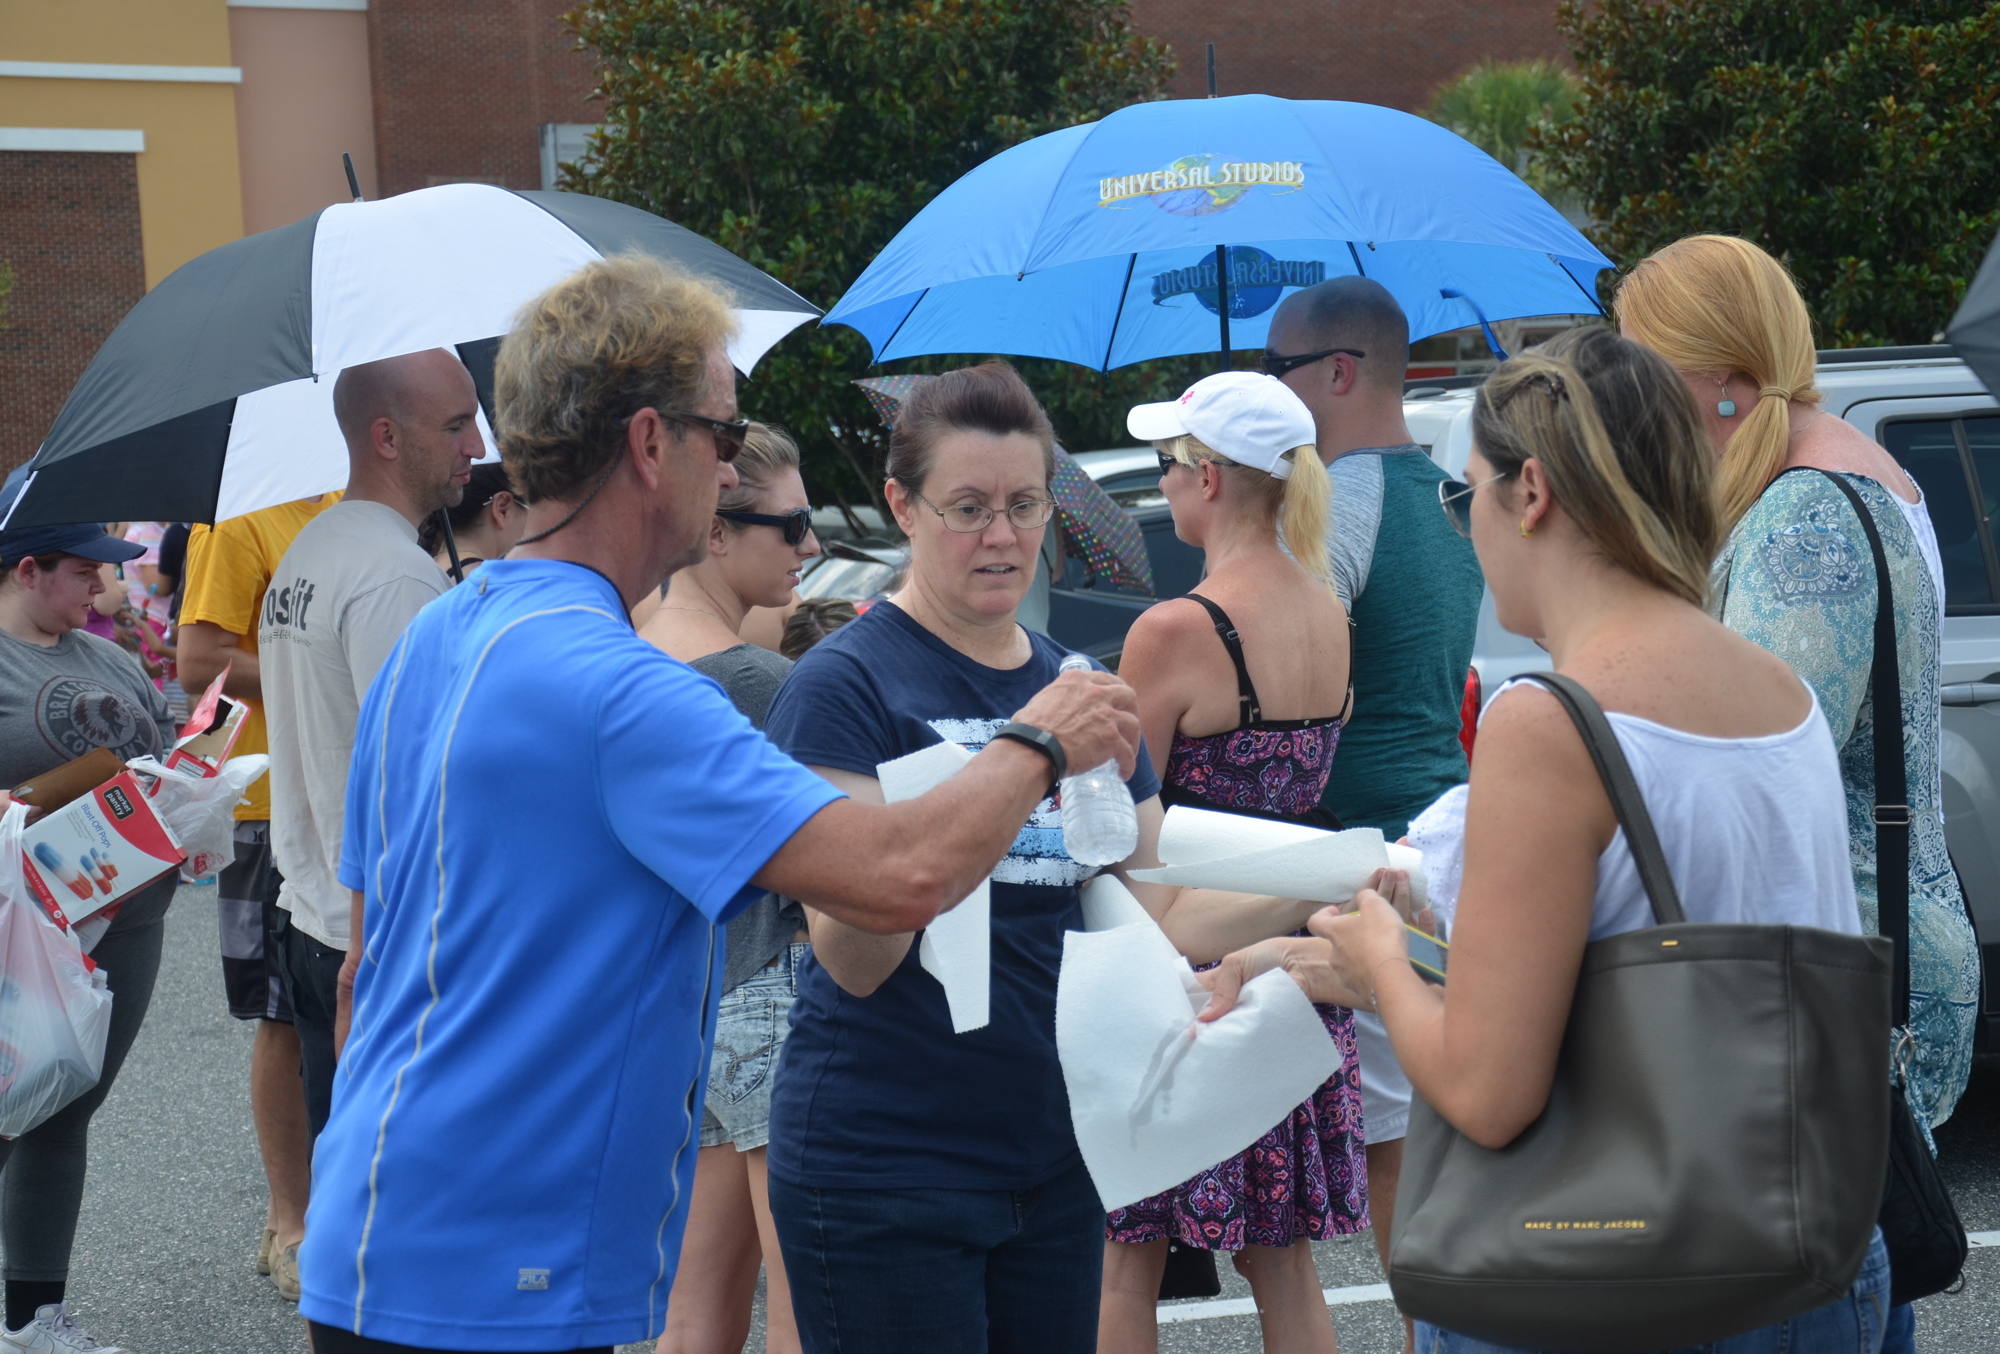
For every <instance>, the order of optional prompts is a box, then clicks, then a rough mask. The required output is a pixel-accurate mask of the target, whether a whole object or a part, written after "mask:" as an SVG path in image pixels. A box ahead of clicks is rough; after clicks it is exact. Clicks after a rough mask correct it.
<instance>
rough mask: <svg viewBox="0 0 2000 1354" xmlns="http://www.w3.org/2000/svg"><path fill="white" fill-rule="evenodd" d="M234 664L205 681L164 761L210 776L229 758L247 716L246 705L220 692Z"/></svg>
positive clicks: (248, 714) (167, 763) (247, 709)
mask: <svg viewBox="0 0 2000 1354" xmlns="http://www.w3.org/2000/svg"><path fill="white" fill-rule="evenodd" d="M234 666H235V664H234V663H230V664H227V665H225V666H224V667H223V669H222V671H221V672H219V673H217V674H216V677H215V680H214V681H212V682H210V683H209V684H208V690H206V691H204V692H202V693H201V699H200V700H199V701H196V702H195V706H194V709H193V710H191V711H189V712H188V722H187V723H186V724H185V725H183V726H182V728H181V736H180V739H179V741H178V742H176V743H175V744H174V748H173V751H172V752H170V753H168V754H167V757H166V765H168V766H170V767H173V768H175V769H176V770H178V769H180V768H182V767H185V768H187V769H188V770H190V771H198V772H200V773H201V774H202V775H204V776H212V775H214V774H215V773H216V771H217V770H218V769H219V768H220V767H221V766H222V764H223V763H224V762H226V761H228V760H229V754H230V753H231V752H232V751H234V750H235V747H236V736H237V735H238V734H240V733H242V732H243V723H244V721H245V720H246V719H248V718H249V717H250V707H249V706H247V705H245V704H244V703H243V702H242V701H232V700H230V699H228V698H227V697H226V696H224V695H223V694H222V684H223V683H224V682H226V681H228V680H229V669H230V668H231V667H234Z"/></svg>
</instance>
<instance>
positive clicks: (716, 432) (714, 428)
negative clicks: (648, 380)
mask: <svg viewBox="0 0 2000 1354" xmlns="http://www.w3.org/2000/svg"><path fill="white" fill-rule="evenodd" d="M653 412H654V413H656V414H658V415H659V416H660V417H661V418H663V419H667V420H669V421H670V422H674V423H680V424H685V425H686V426H688V427H690V428H706V429H708V431H709V432H710V434H712V435H713V436H714V438H715V459H716V460H718V461H733V460H735V459H736V454H737V453H738V452H740V451H742V450H743V443H744V442H745V441H746V440H747V439H748V438H749V436H750V420H749V419H747V418H738V419H721V418H709V417H708V416H706V415H704V414H689V413H684V412H682V411H681V410H679V409H654V410H653ZM637 417H639V411H638V410H636V409H635V410H633V411H632V412H631V413H629V414H627V415H625V417H623V418H621V419H619V420H618V427H619V428H620V429H621V430H623V429H625V428H628V427H630V426H631V424H632V420H633V419H635V418H637Z"/></svg>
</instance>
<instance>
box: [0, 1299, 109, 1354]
mask: <svg viewBox="0 0 2000 1354" xmlns="http://www.w3.org/2000/svg"><path fill="white" fill-rule="evenodd" d="M0 1351H4V1354H132V1351H131V1350H129V1349H127V1348H125V1346H123V1345H106V1344H99V1343H98V1342H97V1341H96V1340H95V1339H93V1338H91V1334H90V1332H89V1331H87V1330H85V1329H84V1328H83V1327H81V1326H79V1325H77V1324H76V1322H75V1321H73V1320H71V1319H70V1314H69V1304H68V1303H66V1302H51V1303H45V1304H44V1305H43V1306H41V1307H39V1308H37V1309H36V1310H35V1319H34V1320H33V1321H30V1322H29V1323H28V1324H27V1325H25V1326H23V1327H21V1329H19V1330H5V1329H0Z"/></svg>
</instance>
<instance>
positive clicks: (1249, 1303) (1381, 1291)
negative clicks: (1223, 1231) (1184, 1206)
mask: <svg viewBox="0 0 2000 1354" xmlns="http://www.w3.org/2000/svg"><path fill="white" fill-rule="evenodd" d="M1991 1235H1993V1236H1994V1237H1995V1238H1996V1239H2000V1232H1996V1233H1992V1234H1991ZM1320 1296H1321V1297H1323V1298H1325V1299H1326V1305H1327V1306H1329V1307H1345V1306H1347V1305H1348V1304H1349V1303H1355V1302H1387V1301H1388V1300H1389V1285H1388V1284H1385V1283H1364V1284H1355V1285H1353V1286H1352V1287H1349V1288H1323V1289H1321V1290H1320ZM1256 1314H1257V1303H1256V1301H1255V1300H1254V1299H1251V1298H1210V1299H1209V1300H1208V1301H1206V1302H1183V1303H1175V1304H1173V1305H1172V1306H1168V1305H1166V1304H1164V1303H1162V1304H1161V1306H1160V1323H1161V1324H1162V1325H1165V1324H1166V1323H1168V1322H1170V1321H1213V1320H1215V1319H1216V1318H1217V1317H1221V1316H1255V1315H1256Z"/></svg>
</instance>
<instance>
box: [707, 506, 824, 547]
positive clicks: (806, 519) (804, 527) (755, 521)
mask: <svg viewBox="0 0 2000 1354" xmlns="http://www.w3.org/2000/svg"><path fill="white" fill-rule="evenodd" d="M715 515H716V516H717V517H720V518H721V519H722V520H723V521H725V522H738V523H741V524H742V525H744V526H752V527H777V528H778V529H779V530H781V531H783V532H784V533H785V544H786V545H797V544H799V543H800V542H801V541H803V540H805V538H806V537H807V536H810V535H811V534H812V529H813V512H812V509H811V508H793V509H792V510H791V511H790V512H783V513H772V512H742V511H739V510H738V509H735V508H717V509H716V510H715Z"/></svg>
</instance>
